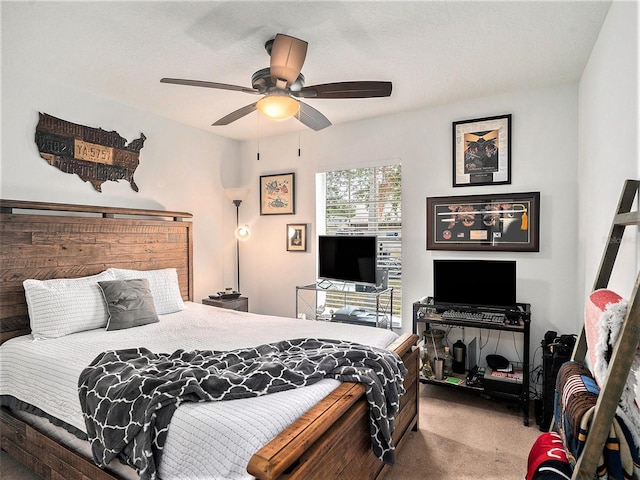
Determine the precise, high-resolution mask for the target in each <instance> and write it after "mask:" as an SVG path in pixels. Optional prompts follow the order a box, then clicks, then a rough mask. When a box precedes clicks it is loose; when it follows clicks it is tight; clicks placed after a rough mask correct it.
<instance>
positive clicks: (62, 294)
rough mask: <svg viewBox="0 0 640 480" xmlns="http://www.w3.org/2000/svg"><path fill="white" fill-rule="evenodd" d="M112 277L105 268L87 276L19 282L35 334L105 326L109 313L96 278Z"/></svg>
mask: <svg viewBox="0 0 640 480" xmlns="http://www.w3.org/2000/svg"><path fill="white" fill-rule="evenodd" d="M114 279H115V278H114V276H113V273H112V272H108V271H104V272H102V273H99V274H97V275H92V276H90V277H81V278H54V279H51V280H33V279H28V280H25V281H24V282H22V285H23V286H24V293H25V297H26V299H27V308H28V309H29V323H30V325H31V333H32V334H33V336H34V338H36V339H46V338H57V337H62V336H64V335H69V334H70V333H74V332H81V331H83V330H92V329H94V328H101V327H105V326H106V325H107V319H108V318H109V314H108V312H107V306H106V305H105V303H104V298H103V297H102V292H101V291H100V287H98V282H99V281H106V280H114Z"/></svg>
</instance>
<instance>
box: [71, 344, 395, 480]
mask: <svg viewBox="0 0 640 480" xmlns="http://www.w3.org/2000/svg"><path fill="white" fill-rule="evenodd" d="M406 372H407V369H406V368H405V366H404V364H403V363H402V360H401V359H400V357H399V356H398V355H397V354H396V353H394V352H392V351H390V350H385V349H381V348H375V347H369V346H364V345H359V344H356V343H352V342H344V341H339V340H318V339H296V340H285V341H282V342H277V343H272V344H267V345H260V346H258V347H255V348H246V349H239V350H233V351H228V352H214V351H211V350H198V351H188V352H187V351H184V350H177V351H176V352H174V353H171V354H167V353H161V354H155V353H152V352H150V351H149V350H147V349H145V348H135V349H126V350H114V351H108V352H104V353H102V354H100V355H99V356H98V357H97V358H96V359H95V360H94V361H93V362H92V363H91V364H90V365H89V366H88V367H87V368H86V369H85V370H84V371H83V372H82V374H81V375H80V380H79V383H78V386H79V396H80V404H81V406H82V411H83V415H84V419H85V424H86V427H87V435H88V437H89V441H90V443H91V449H92V454H93V457H94V461H95V462H96V464H97V465H99V466H101V467H104V466H105V465H107V464H108V463H109V462H110V461H111V460H112V459H114V458H115V457H116V456H120V457H121V458H123V459H124V460H125V461H126V462H127V463H128V464H129V465H131V466H133V467H134V468H136V470H137V471H138V473H139V475H140V478H141V479H142V480H147V479H149V480H153V479H155V478H157V474H156V465H157V462H158V461H159V460H160V456H161V454H162V448H163V446H164V443H165V440H166V434H167V430H168V425H169V422H170V420H171V417H172V415H173V413H174V412H175V409H176V408H177V407H178V406H179V405H180V403H182V402H204V401H216V400H231V399H238V398H247V397H255V396H258V395H264V394H267V393H274V392H279V391H283V390H289V389H293V388H298V387H302V386H305V385H311V384H313V383H315V382H317V381H319V380H321V379H323V378H334V379H337V380H341V381H346V382H359V383H362V384H363V385H364V386H365V392H366V397H367V401H368V403H369V419H370V424H371V443H372V448H373V452H374V453H375V455H376V456H377V457H378V458H380V459H381V460H383V461H384V462H385V463H391V464H392V463H393V462H394V460H395V456H394V445H393V441H392V438H391V437H392V434H393V430H394V418H395V416H396V414H397V413H398V411H399V409H400V397H401V396H402V394H403V393H404V387H403V384H402V382H403V378H404V375H405V373H406Z"/></svg>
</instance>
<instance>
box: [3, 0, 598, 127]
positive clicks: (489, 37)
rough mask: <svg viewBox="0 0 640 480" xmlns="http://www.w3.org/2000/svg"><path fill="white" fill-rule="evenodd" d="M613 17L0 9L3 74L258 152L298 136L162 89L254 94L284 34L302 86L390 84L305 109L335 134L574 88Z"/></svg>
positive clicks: (231, 98)
mask: <svg viewBox="0 0 640 480" xmlns="http://www.w3.org/2000/svg"><path fill="white" fill-rule="evenodd" d="M609 4H610V2H609V1H606V2H599V1H586V2H564V1H534V2H521V1H511V2H495V1H491V2H484V1H474V2H459V1H446V2H437V1H419V2H408V1H394V2H382V1H378V2H357V1H342V2H325V1H315V2H304V1H298V2H283V1H279V2H269V1H260V2H245V1H228V2H190V1H184V2H128V1H118V2H103V1H101V2H67V1H63V2H34V1H30V2H15V3H14V2H6V1H3V3H2V11H1V14H2V57H3V58H2V68H3V69H7V68H9V69H10V68H12V65H16V63H14V62H20V63H23V62H25V61H27V62H30V63H31V64H32V65H34V66H35V67H36V68H37V71H39V72H40V74H41V75H46V76H47V77H48V78H49V79H50V80H51V81H52V82H56V83H60V84H63V85H66V86H67V87H70V88H74V89H78V90H82V91H86V92H90V93H92V94H95V95H98V96H101V97H107V98H110V99H113V100H115V101H117V102H120V103H124V104H127V105H131V106H133V107H135V108H138V109H141V110H144V111H149V112H153V113H155V114H158V115H161V116H163V117H168V118H171V119H174V120H176V121H178V122H182V123H185V124H188V125H192V126H194V127H197V128H201V129H203V130H207V131H210V132H214V133H216V134H219V135H222V136H226V137H229V138H234V139H252V138H255V136H256V131H257V129H258V128H259V129H260V135H264V136H267V135H273V134H280V133H285V132H289V131H297V130H298V128H299V124H298V122H297V121H296V120H295V119H294V120H287V121H284V122H273V121H267V120H265V119H262V118H261V119H260V121H259V122H258V120H257V118H258V114H257V113H252V114H250V115H248V116H247V117H244V118H243V119H241V120H238V121H236V122H234V123H232V124H231V125H228V126H224V127H212V126H211V124H212V123H213V122H215V121H216V120H218V119H219V118H221V117H223V116H224V115H226V114H228V113H230V112H231V111H233V110H235V109H237V108H240V107H242V106H244V105H246V104H249V103H252V102H254V101H255V100H256V97H255V96H253V95H247V94H245V93H241V92H236V91H223V90H213V89H207V88H197V87H188V86H178V85H168V84H161V83H160V82H159V80H160V78H162V77H176V78H188V79H196V80H205V81H212V82H220V83H229V84H234V85H241V86H247V87H250V86H251V75H252V74H253V73H254V72H255V71H257V70H259V69H261V68H265V67H268V66H269V56H268V55H267V53H266V51H265V49H264V43H265V41H266V40H268V39H269V38H271V37H273V36H274V35H275V34H276V33H285V34H288V35H291V36H294V37H298V38H301V39H303V40H306V41H307V42H309V49H308V52H307V57H306V61H305V64H304V67H303V69H302V73H303V74H304V76H305V78H306V84H307V85H314V84H320V83H327V82H338V81H351V80H386V81H391V82H393V92H392V94H391V97H389V98H376V99H342V100H335V99H324V100H321V99H315V100H314V99H308V100H306V101H307V103H309V104H310V105H311V106H313V107H314V108H316V109H318V110H320V111H321V112H322V113H323V114H324V115H326V116H327V117H328V118H329V120H331V122H332V123H334V124H338V123H343V122H349V121H353V120H358V119H363V118H371V117H376V116H380V115H387V114H392V113H396V112H401V111H405V110H412V109H416V108H422V107H428V106H432V105H438V104H444V103H449V102H453V101H457V100H462V99H466V98H472V97H480V96H488V95H493V94H496V93H502V92H510V91H518V90H523V89H530V88H537V87H543V86H546V85H553V84H560V83H565V82H573V81H577V80H578V79H579V78H580V75H581V73H582V71H583V69H584V67H585V64H586V62H587V60H588V57H589V54H590V53H591V49H592V48H593V45H594V43H595V41H596V39H597V36H598V32H599V30H600V27H601V26H602V23H603V21H604V18H605V16H606V13H607V10H608V8H609ZM16 66H17V65H16ZM22 70H24V69H23V68H22ZM5 71H6V70H5ZM258 124H259V125H258ZM303 128H306V127H303ZM329 128H331V127H329Z"/></svg>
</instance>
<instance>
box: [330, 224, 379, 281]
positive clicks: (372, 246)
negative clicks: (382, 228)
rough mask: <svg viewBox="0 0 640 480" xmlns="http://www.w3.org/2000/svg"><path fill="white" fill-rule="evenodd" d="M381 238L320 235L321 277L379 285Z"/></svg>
mask: <svg viewBox="0 0 640 480" xmlns="http://www.w3.org/2000/svg"><path fill="white" fill-rule="evenodd" d="M377 266H378V239H377V237H375V236H364V235H319V236H318V278H319V279H322V280H339V281H342V282H353V283H358V284H367V285H375V284H376V270H377Z"/></svg>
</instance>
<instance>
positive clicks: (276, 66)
mask: <svg viewBox="0 0 640 480" xmlns="http://www.w3.org/2000/svg"><path fill="white" fill-rule="evenodd" d="M308 45H309V44H308V43H307V42H305V41H304V40H300V39H298V38H294V37H290V36H289V35H283V34H282V33H278V34H277V35H276V38H275V39H274V40H273V45H272V46H271V64H270V70H271V79H272V80H273V81H274V82H275V83H276V84H278V81H282V80H284V81H286V84H284V85H281V86H280V88H285V87H287V86H290V85H291V84H292V83H293V82H295V81H296V79H297V78H298V75H300V70H302V64H303V63H304V59H305V57H306V56H307V46H308Z"/></svg>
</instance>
